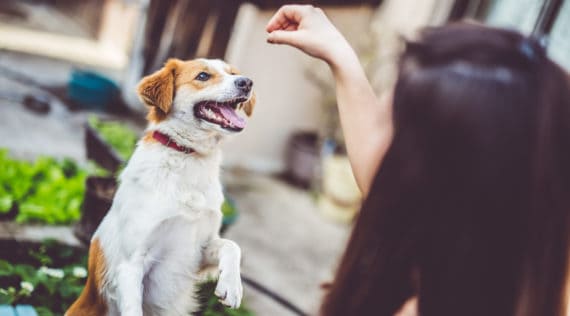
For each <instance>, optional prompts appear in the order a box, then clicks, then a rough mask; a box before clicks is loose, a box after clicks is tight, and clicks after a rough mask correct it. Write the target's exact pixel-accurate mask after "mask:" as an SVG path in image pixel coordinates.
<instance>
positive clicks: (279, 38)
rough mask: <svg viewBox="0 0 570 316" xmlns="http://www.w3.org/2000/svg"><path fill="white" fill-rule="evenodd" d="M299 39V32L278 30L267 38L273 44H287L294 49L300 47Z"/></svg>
mask: <svg viewBox="0 0 570 316" xmlns="http://www.w3.org/2000/svg"><path fill="white" fill-rule="evenodd" d="M299 37H300V35H299V32H291V31H284V30H278V31H273V32H271V33H269V35H268V36H267V41H268V42H269V43H271V44H287V45H291V46H294V47H299V46H300V42H299V40H300V39H299Z"/></svg>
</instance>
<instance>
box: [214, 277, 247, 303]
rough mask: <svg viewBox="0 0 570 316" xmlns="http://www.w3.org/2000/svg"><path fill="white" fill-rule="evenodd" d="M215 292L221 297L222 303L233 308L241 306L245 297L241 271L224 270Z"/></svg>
mask: <svg viewBox="0 0 570 316" xmlns="http://www.w3.org/2000/svg"><path fill="white" fill-rule="evenodd" d="M215 294H216V296H217V297H219V298H220V302H221V303H222V304H224V305H226V306H229V307H231V308H239V306H240V304H241V299H242V297H243V287H242V284H241V277H240V275H239V272H236V273H229V272H225V271H222V272H221V273H220V278H219V279H218V285H217V286H216V291H215Z"/></svg>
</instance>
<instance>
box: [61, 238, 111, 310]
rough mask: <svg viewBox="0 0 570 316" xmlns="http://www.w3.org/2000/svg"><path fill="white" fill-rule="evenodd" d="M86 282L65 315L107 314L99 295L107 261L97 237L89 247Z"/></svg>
mask: <svg viewBox="0 0 570 316" xmlns="http://www.w3.org/2000/svg"><path fill="white" fill-rule="evenodd" d="M87 271H88V274H87V282H86V284H85V287H84V288H83V291H82V292H81V295H80V296H79V298H78V299H77V300H76V301H75V302H74V303H73V304H72V305H71V307H70V308H69V309H68V310H67V312H66V313H65V315H66V316H100V315H106V314H107V309H108V307H107V304H106V302H105V300H104V299H103V297H101V290H102V287H103V283H104V281H105V280H104V278H105V273H106V272H107V263H106V260H105V255H104V254H103V251H102V250H101V246H100V245H99V240H98V239H97V238H95V239H93V241H92V242H91V246H90V247H89V260H88V269H87Z"/></svg>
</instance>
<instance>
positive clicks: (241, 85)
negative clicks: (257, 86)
mask: <svg viewBox="0 0 570 316" xmlns="http://www.w3.org/2000/svg"><path fill="white" fill-rule="evenodd" d="M234 83H235V85H236V87H237V88H238V89H239V90H241V91H243V92H245V93H248V92H249V91H251V86H253V81H251V79H249V78H245V77H241V78H238V79H236V81H235V82H234Z"/></svg>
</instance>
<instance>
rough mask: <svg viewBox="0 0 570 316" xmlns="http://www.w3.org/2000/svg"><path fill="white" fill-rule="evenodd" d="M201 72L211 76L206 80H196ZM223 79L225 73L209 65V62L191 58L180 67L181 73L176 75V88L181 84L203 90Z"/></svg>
mask: <svg viewBox="0 0 570 316" xmlns="http://www.w3.org/2000/svg"><path fill="white" fill-rule="evenodd" d="M200 73H205V74H207V75H208V76H209V79H208V80H206V81H200V80H196V78H197V77H198V75H199V74H200ZM222 80H223V74H221V73H219V72H218V71H217V70H216V69H214V68H213V67H211V66H209V65H208V63H206V62H204V61H203V60H201V59H195V60H189V61H185V62H183V63H182V64H181V65H180V67H179V73H178V75H177V77H176V84H175V86H176V88H179V87H181V86H187V87H190V88H191V89H192V90H195V91H197V90H201V89H204V88H207V87H210V86H213V85H216V84H219V83H220V82H222Z"/></svg>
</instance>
